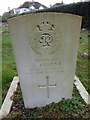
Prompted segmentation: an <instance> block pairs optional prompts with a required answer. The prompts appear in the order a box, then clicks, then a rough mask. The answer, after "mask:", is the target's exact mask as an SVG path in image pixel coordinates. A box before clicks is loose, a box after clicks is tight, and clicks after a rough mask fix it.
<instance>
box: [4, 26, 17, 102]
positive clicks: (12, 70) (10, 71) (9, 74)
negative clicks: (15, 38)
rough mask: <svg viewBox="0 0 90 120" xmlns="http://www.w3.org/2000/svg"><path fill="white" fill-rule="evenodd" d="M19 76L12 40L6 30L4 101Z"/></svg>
mask: <svg viewBox="0 0 90 120" xmlns="http://www.w3.org/2000/svg"><path fill="white" fill-rule="evenodd" d="M15 75H17V71H16V65H15V61H14V55H13V49H12V45H11V38H10V34H9V32H8V29H7V28H6V29H5V28H4V29H3V33H2V90H3V92H2V100H3V99H4V97H5V95H6V93H7V90H8V88H9V85H10V82H11V81H12V80H13V77H14V76H15Z"/></svg>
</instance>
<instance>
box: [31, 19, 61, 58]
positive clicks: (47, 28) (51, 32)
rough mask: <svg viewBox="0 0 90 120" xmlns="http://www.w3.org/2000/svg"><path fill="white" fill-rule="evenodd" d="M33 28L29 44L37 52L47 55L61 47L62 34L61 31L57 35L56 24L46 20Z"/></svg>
mask: <svg viewBox="0 0 90 120" xmlns="http://www.w3.org/2000/svg"><path fill="white" fill-rule="evenodd" d="M32 30H33V33H32V35H31V36H32V37H31V39H30V40H29V44H30V46H31V48H32V50H33V51H34V52H35V53H37V54H40V55H44V56H47V55H51V54H53V53H55V52H56V51H57V50H59V49H60V46H61V45H62V36H61V32H59V34H58V35H56V34H57V31H58V30H57V27H56V26H55V25H54V24H52V23H50V22H48V21H44V22H41V23H39V24H38V25H35V26H34V27H33V28H32Z"/></svg>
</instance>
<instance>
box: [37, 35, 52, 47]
mask: <svg viewBox="0 0 90 120" xmlns="http://www.w3.org/2000/svg"><path fill="white" fill-rule="evenodd" d="M52 40H53V37H52V36H51V35H50V34H49V33H43V34H42V35H41V40H40V41H39V42H40V43H41V44H42V46H44V47H45V46H50V43H51V42H52Z"/></svg>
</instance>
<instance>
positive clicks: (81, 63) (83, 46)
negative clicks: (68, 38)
mask: <svg viewBox="0 0 90 120" xmlns="http://www.w3.org/2000/svg"><path fill="white" fill-rule="evenodd" d="M84 53H87V54H88V32H87V31H86V32H83V33H81V39H80V40H79V50H78V57H77V67H76V75H77V76H78V77H79V79H80V80H81V82H82V83H83V85H84V86H85V88H86V90H87V91H88V92H89V93H90V78H89V75H88V74H89V69H88V66H89V64H90V60H89V59H87V58H83V57H82V56H83V54H84Z"/></svg>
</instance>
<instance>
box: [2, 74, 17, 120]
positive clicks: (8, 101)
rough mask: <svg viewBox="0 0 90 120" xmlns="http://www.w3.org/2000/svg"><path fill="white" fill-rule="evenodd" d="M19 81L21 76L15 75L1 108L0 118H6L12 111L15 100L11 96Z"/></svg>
mask: <svg viewBox="0 0 90 120" xmlns="http://www.w3.org/2000/svg"><path fill="white" fill-rule="evenodd" d="M18 82H19V78H18V77H16V76H15V77H14V78H13V81H12V82H11V85H10V88H9V90H8V92H7V95H6V97H5V100H4V102H3V104H2V107H1V109H0V119H2V118H4V117H5V116H6V115H7V114H8V113H9V112H10V109H11V106H12V102H13V100H12V99H11V97H12V96H13V94H14V92H15V91H16V89H17V86H18Z"/></svg>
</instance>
